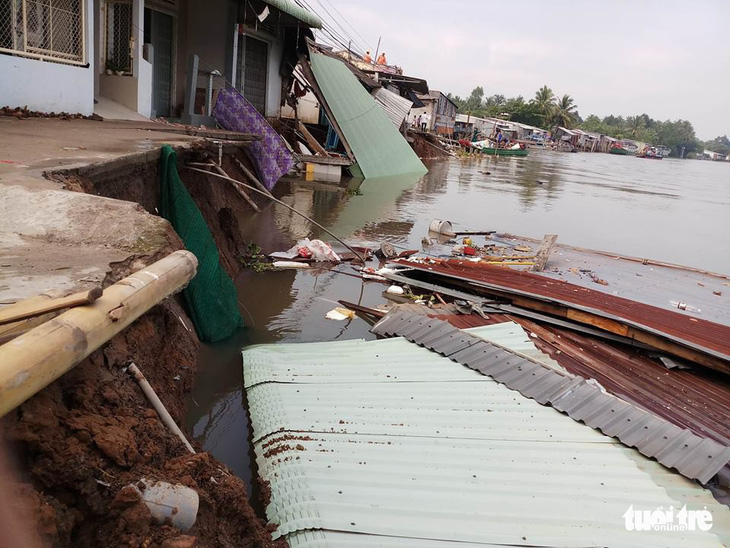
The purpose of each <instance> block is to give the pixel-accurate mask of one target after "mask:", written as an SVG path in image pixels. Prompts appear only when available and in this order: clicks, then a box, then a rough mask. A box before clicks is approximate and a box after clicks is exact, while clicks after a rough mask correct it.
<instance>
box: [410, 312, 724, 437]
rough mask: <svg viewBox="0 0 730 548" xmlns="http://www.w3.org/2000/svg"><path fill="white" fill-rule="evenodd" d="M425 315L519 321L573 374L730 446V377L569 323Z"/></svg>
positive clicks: (473, 322)
mask: <svg viewBox="0 0 730 548" xmlns="http://www.w3.org/2000/svg"><path fill="white" fill-rule="evenodd" d="M421 308H423V309H424V311H423V312H422V313H423V314H424V315H426V316H428V317H430V318H437V319H440V320H444V321H447V322H449V323H450V324H451V325H453V326H454V327H456V328H459V329H468V328H470V327H482V326H485V325H491V324H494V323H500V322H504V321H510V320H511V321H514V322H517V323H518V324H520V325H521V326H522V327H523V328H525V329H526V330H527V331H528V332H529V333H531V334H534V337H532V338H531V340H532V342H533V343H534V344H535V346H537V347H538V348H539V349H540V350H542V351H543V352H545V353H546V354H548V355H549V356H550V357H551V358H553V359H554V360H555V361H556V362H558V364H560V365H561V366H562V367H564V368H565V369H566V370H567V371H569V372H570V373H573V374H574V375H580V376H581V377H583V378H586V379H595V380H596V381H598V382H599V383H600V384H601V386H603V387H604V388H605V389H606V390H607V391H608V392H610V393H611V394H614V395H616V396H619V397H620V398H623V399H625V400H626V401H630V402H632V403H634V404H635V405H638V406H640V407H642V408H643V409H645V410H647V411H649V412H651V413H654V414H655V415H658V416H660V417H662V418H664V419H666V420H668V421H669V422H671V423H672V424H674V425H676V426H680V427H682V428H687V429H688V430H691V431H692V432H693V433H695V434H697V435H699V436H704V437H708V438H710V439H713V440H715V441H717V442H719V443H723V444H726V445H730V404H728V402H730V381H729V380H728V379H727V377H724V376H722V375H718V374H716V373H713V372H709V371H704V370H694V369H693V370H681V369H667V368H666V367H664V366H663V365H662V364H661V363H659V361H658V360H656V359H655V358H651V357H649V356H647V355H646V353H645V352H642V351H641V350H637V349H635V348H631V347H629V346H626V345H622V344H619V343H614V342H610V341H603V340H600V339H598V338H595V337H591V336H589V335H584V334H581V333H576V332H574V331H571V330H569V329H566V328H562V327H555V326H546V325H544V324H538V323H535V322H533V321H530V320H527V319H525V318H519V317H516V316H508V315H506V314H490V315H488V317H487V318H483V317H482V316H480V315H478V314H454V313H449V312H446V311H437V310H432V309H428V308H426V307H421Z"/></svg>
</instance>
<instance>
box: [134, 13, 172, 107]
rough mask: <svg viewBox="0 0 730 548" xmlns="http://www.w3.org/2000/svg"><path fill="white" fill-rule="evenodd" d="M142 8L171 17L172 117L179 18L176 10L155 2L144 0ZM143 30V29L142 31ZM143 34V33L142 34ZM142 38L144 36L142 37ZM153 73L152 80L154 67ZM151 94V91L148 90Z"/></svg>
mask: <svg viewBox="0 0 730 548" xmlns="http://www.w3.org/2000/svg"><path fill="white" fill-rule="evenodd" d="M143 7H144V8H149V9H150V10H152V11H157V12H160V13H163V14H165V15H169V16H171V17H172V53H171V57H172V71H171V74H170V78H171V82H170V116H171V117H174V116H173V112H174V111H175V100H176V98H177V70H178V69H177V56H178V51H177V47H178V28H177V27H178V24H179V18H178V14H177V10H174V11H173V10H172V9H170V8H169V6H164V5H161V4H158V3H157V2H154V1H150V0H145V1H144V6H143ZM143 30H144V29H143ZM143 34H144V33H143ZM142 38H144V36H142ZM152 71H153V78H154V66H153V67H152ZM150 92H151V90H150Z"/></svg>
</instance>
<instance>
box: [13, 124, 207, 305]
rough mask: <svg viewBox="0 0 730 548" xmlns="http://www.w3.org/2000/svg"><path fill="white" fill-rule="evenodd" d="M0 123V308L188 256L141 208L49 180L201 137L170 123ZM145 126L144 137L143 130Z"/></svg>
mask: <svg viewBox="0 0 730 548" xmlns="http://www.w3.org/2000/svg"><path fill="white" fill-rule="evenodd" d="M142 124H143V125H140V122H107V121H103V122H100V121H93V120H61V119H51V118H30V119H23V120H19V119H16V118H13V117H0V135H2V139H0V306H2V305H3V304H8V303H12V302H15V301H17V300H20V299H23V298H27V297H31V296H33V295H35V294H38V293H41V292H43V291H47V290H51V289H57V290H62V291H68V292H70V291H78V290H82V289H86V288H89V287H93V286H95V285H99V284H100V283H102V281H104V280H105V279H107V275H108V274H109V273H110V272H111V271H112V270H113V266H114V264H115V263H119V264H120V265H122V264H123V265H124V266H119V267H118V268H117V270H119V271H120V272H118V274H123V272H121V271H122V270H126V269H130V268H132V267H133V266H135V265H134V264H133V263H134V262H135V260H138V261H141V263H142V264H138V265H136V266H137V267H141V266H143V265H144V264H145V263H146V262H147V261H148V260H149V258H150V257H151V256H154V255H155V254H159V253H161V252H165V253H167V252H169V251H172V250H174V249H179V248H181V247H182V243H181V242H180V240H179V238H178V237H177V235H176V234H175V232H174V231H173V230H172V227H171V226H170V224H169V223H168V222H167V221H165V220H164V219H162V218H161V217H157V216H154V215H151V214H149V213H147V212H146V211H144V210H143V209H142V208H141V207H140V206H139V205H138V204H135V203H132V202H125V201H121V200H114V199H110V198H104V197H100V196H95V195H93V194H83V193H80V192H72V191H69V190H64V189H63V188H62V185H61V184H60V183H58V182H55V181H52V180H49V179H47V178H46V177H44V172H45V171H53V170H56V169H61V168H71V167H81V166H85V165H88V164H93V163H97V162H102V161H105V160H111V159H114V158H119V157H124V156H128V155H137V154H139V153H143V152H150V151H153V150H155V149H158V148H159V147H161V146H162V144H164V143H168V144H171V145H178V146H179V145H182V146H187V145H189V144H190V143H192V142H193V141H195V140H197V139H198V138H196V137H190V136H188V135H184V134H180V133H165V132H163V131H154V130H152V129H150V128H155V129H156V128H159V129H165V125H164V124H154V123H151V122H149V121H148V122H143V123H142ZM141 127H144V129H139V128H141Z"/></svg>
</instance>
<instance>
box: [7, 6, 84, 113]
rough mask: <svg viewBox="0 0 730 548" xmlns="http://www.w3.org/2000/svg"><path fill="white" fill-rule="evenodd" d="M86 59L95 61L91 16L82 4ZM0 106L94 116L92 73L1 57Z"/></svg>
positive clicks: (38, 61)
mask: <svg viewBox="0 0 730 548" xmlns="http://www.w3.org/2000/svg"><path fill="white" fill-rule="evenodd" d="M84 9H85V10H86V13H85V25H84V32H85V33H86V60H87V61H88V62H89V63H90V62H91V60H92V59H93V58H94V40H93V37H94V33H93V30H92V29H93V28H94V15H93V9H92V2H91V0H85V2H84ZM0 75H2V76H0V106H9V107H25V106H27V107H28V108H29V109H30V110H37V111H40V112H68V113H71V114H83V115H85V116H89V115H91V114H93V113H94V71H93V69H92V68H91V66H90V65H87V66H85V67H81V66H75V65H65V64H62V63H53V62H48V61H40V60H37V59H30V58H26V57H14V56H12V55H0Z"/></svg>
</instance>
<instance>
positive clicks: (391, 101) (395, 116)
mask: <svg viewBox="0 0 730 548" xmlns="http://www.w3.org/2000/svg"><path fill="white" fill-rule="evenodd" d="M372 95H373V97H375V100H376V101H377V102H378V104H379V105H380V107H381V108H382V109H383V112H385V115H386V116H387V117H388V120H390V121H391V122H392V123H393V125H394V126H395V127H396V129H398V130H400V126H401V124H402V123H403V120H405V118H406V116H408V112H409V111H410V110H411V107H412V106H413V103H412V102H411V101H409V100H408V99H406V98H405V97H401V96H400V95H398V94H397V93H393V92H392V91H390V90H389V89H385V88H377V89H375V90H373V92H372Z"/></svg>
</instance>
